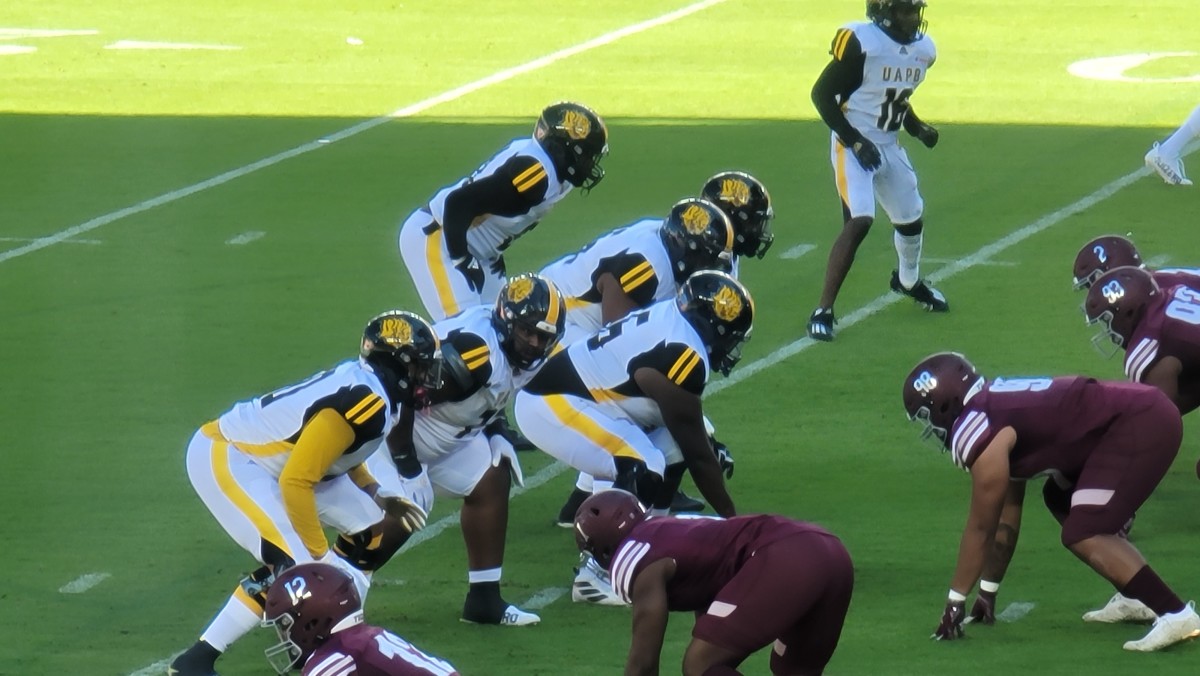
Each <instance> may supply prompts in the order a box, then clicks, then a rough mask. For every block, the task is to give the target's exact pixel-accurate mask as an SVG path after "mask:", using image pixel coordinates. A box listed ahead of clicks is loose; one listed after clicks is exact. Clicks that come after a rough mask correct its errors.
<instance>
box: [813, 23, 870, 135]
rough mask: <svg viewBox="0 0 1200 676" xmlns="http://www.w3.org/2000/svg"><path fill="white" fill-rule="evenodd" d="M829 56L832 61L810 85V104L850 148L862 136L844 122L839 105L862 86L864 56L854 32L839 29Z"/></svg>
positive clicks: (844, 116)
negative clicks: (811, 85) (811, 86)
mask: <svg viewBox="0 0 1200 676" xmlns="http://www.w3.org/2000/svg"><path fill="white" fill-rule="evenodd" d="M829 53H830V54H831V55H833V59H832V60H831V61H830V62H829V65H827V66H825V70H823V71H821V75H820V77H818V78H817V81H816V83H815V84H814V85H813V88H812V102H813V105H814V106H816V108H817V113H818V114H820V116H821V119H822V120H824V122H825V124H826V125H828V126H829V128H830V129H832V130H833V131H834V132H835V133H837V135H838V138H840V139H841V140H842V143H844V144H846V145H847V146H852V145H854V144H855V143H857V142H858V141H860V140H862V134H861V133H859V131H858V130H857V129H855V128H854V126H853V125H851V124H850V122H849V120H847V119H846V115H845V114H844V113H843V112H842V104H843V103H845V102H846V99H848V98H850V95H851V94H853V93H854V92H855V90H857V89H858V88H859V87H861V86H862V79H863V68H864V67H865V66H866V55H864V54H863V51H862V45H860V44H859V42H858V38H857V37H856V36H855V35H854V31H852V30H850V29H848V28H842V29H840V30H838V32H837V35H835V36H834V38H833V44H832V45H831V47H830V49H829Z"/></svg>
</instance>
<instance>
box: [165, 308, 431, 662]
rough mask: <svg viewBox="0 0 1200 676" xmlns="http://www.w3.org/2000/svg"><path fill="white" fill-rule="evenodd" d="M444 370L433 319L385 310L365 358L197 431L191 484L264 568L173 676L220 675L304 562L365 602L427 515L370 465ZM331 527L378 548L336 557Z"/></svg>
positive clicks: (369, 336) (238, 408) (190, 455)
mask: <svg viewBox="0 0 1200 676" xmlns="http://www.w3.org/2000/svg"><path fill="white" fill-rule="evenodd" d="M441 365H442V355H441V345H440V342H439V340H438V338H437V335H436V334H435V333H434V332H433V328H432V327H431V326H430V325H429V323H428V322H426V321H425V320H424V319H422V318H421V317H418V316H417V315H415V314H412V313H411V312H401V311H392V312H386V313H384V314H381V315H379V316H377V317H375V318H374V319H372V320H371V321H370V322H369V323H368V324H367V327H366V329H365V331H364V333H363V338H362V343H361V350H360V357H359V358H358V359H354V360H348V361H344V362H342V363H340V364H338V365H337V366H335V367H334V368H332V369H329V370H327V371H321V372H320V373H317V374H316V375H314V376H312V377H310V378H308V379H307V380H304V381H302V382H300V383H297V384H295V385H292V386H290V387H285V388H282V389H279V390H276V391H274V392H271V393H269V394H265V395H263V396H261V397H256V398H254V399H251V400H249V401H244V402H240V403H238V404H236V405H235V406H234V407H233V408H232V409H230V410H229V411H228V412H227V413H225V414H224V415H222V416H221V417H220V418H218V419H217V420H214V421H212V422H210V423H207V424H205V425H204V426H203V427H201V428H200V430H199V431H198V432H196V434H195V435H194V436H193V437H192V440H191V442H190V443H189V444H188V449H187V471H188V478H189V479H190V480H191V482H192V486H193V487H194V488H195V489H196V493H197V494H199V496H200V499H201V500H203V501H204V505H205V506H206V507H207V508H208V510H209V511H210V512H212V514H213V516H214V517H215V518H216V519H217V521H218V522H220V524H221V526H222V527H223V528H224V529H225V532H226V533H228V534H229V536H230V537H232V538H233V539H234V541H235V542H237V543H238V544H239V545H241V547H242V548H243V549H245V550H246V551H248V552H250V554H251V555H252V556H253V557H254V558H255V559H256V560H257V561H258V562H259V563H260V564H261V567H260V568H258V569H257V570H255V571H254V572H252V573H250V575H249V576H248V577H246V578H245V579H243V580H242V581H241V582H240V583H239V584H238V586H237V587H235V588H234V592H233V595H232V596H231V597H230V599H229V601H228V602H227V603H226V604H225V607H224V608H222V609H221V611H220V612H219V613H218V614H217V616H216V618H215V619H213V621H212V623H210V624H209V626H208V628H207V629H206V630H205V631H204V633H203V634H202V635H201V637H200V639H199V640H198V641H196V643H195V644H194V645H193V646H192V647H191V648H189V649H188V650H187V651H185V652H184V653H183V654H182V655H180V656H179V657H178V658H176V659H175V660H174V661H173V662H172V663H171V666H170V667H169V669H168V673H169V674H173V675H177V676H193V675H202V676H208V675H209V674H214V673H216V672H215V670H214V665H215V663H216V660H217V658H218V657H219V656H220V655H221V653H223V652H224V651H225V650H226V649H227V648H228V647H229V645H230V644H232V643H233V642H234V641H236V640H237V639H238V638H240V637H242V636H243V635H245V634H246V633H247V632H249V631H250V630H251V629H253V628H254V627H256V626H258V624H259V621H260V620H261V618H262V612H263V604H264V603H265V598H266V594H267V589H268V587H269V586H270V584H271V581H272V580H273V579H274V578H275V576H276V575H277V574H278V573H280V572H282V571H283V570H286V569H287V568H290V567H291V566H294V565H296V564H298V563H306V562H310V561H321V562H325V563H331V564H334V565H337V566H341V567H343V568H345V569H346V570H347V572H348V573H349V574H350V575H351V576H352V577H353V578H354V579H355V583H356V584H357V585H358V587H359V595H360V596H363V595H365V594H366V589H367V586H368V585H369V578H370V575H371V573H372V572H373V571H374V569H375V568H377V567H379V566H380V565H382V564H383V563H384V562H386V561H387V560H388V559H389V558H390V557H391V555H392V554H393V553H395V551H396V550H398V549H399V548H400V546H401V545H402V544H404V541H405V540H406V539H407V536H408V535H409V534H411V533H412V532H413V531H415V530H417V529H419V528H421V527H422V526H424V525H425V517H426V514H425V511H424V510H423V509H421V507H419V506H418V505H416V504H415V503H413V502H412V501H410V500H408V499H407V498H406V497H404V496H400V495H388V494H387V491H383V492H379V485H378V482H377V481H376V480H375V478H374V477H373V476H372V475H371V474H370V473H369V472H368V471H367V470H366V468H365V467H364V466H363V462H364V461H365V460H366V459H367V457H368V456H370V455H371V454H372V453H373V452H375V450H376V449H378V448H380V446H382V445H383V441H384V438H385V436H386V435H387V433H388V431H389V430H390V429H391V428H392V427H393V425H394V424H395V422H396V417H397V411H398V408H399V407H400V406H404V407H406V408H421V407H424V406H426V405H427V404H428V396H429V394H430V392H432V391H434V390H436V389H438V388H439V387H440V386H441ZM377 501H378V503H377ZM385 508H386V512H385ZM323 526H328V527H330V528H333V529H334V530H336V531H338V532H339V533H340V534H342V535H343V536H345V537H347V538H349V539H350V540H354V541H364V542H367V543H370V544H369V545H368V546H367V547H366V548H365V549H364V550H363V551H359V552H357V557H356V558H355V559H354V560H352V561H347V560H345V559H343V558H341V557H339V556H338V555H337V554H336V553H335V552H334V551H333V550H331V549H330V547H329V543H328V541H326V539H325V533H324V532H323V531H322V527H323Z"/></svg>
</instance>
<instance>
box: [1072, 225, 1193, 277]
mask: <svg viewBox="0 0 1200 676" xmlns="http://www.w3.org/2000/svg"><path fill="white" fill-rule="evenodd" d="M1126 265H1132V266H1133V267H1135V268H1145V269H1147V270H1149V272H1150V274H1152V275H1153V276H1154V281H1156V282H1158V285H1159V286H1161V287H1162V288H1164V289H1165V288H1168V287H1172V286H1175V285H1177V284H1186V285H1187V286H1194V287H1200V268H1160V269H1158V270H1151V269H1149V268H1146V264H1145V263H1143V262H1142V254H1141V253H1139V252H1138V250H1137V247H1136V246H1134V245H1133V242H1131V241H1130V240H1129V238H1128V237H1121V236H1120V235H1104V236H1103V237H1097V238H1095V239H1092V240H1089V241H1088V242H1087V243H1086V244H1084V245H1083V246H1082V247H1080V249H1079V253H1077V254H1075V265H1074V266H1073V270H1072V271H1073V272H1074V276H1075V288H1076V289H1087V288H1090V287H1091V286H1092V283H1093V282H1095V281H1096V278H1098V277H1099V276H1100V275H1102V274H1104V273H1106V272H1108V271H1109V270H1113V269H1116V268H1119V267H1123V266H1126Z"/></svg>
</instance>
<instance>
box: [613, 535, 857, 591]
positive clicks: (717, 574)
mask: <svg viewBox="0 0 1200 676" xmlns="http://www.w3.org/2000/svg"><path fill="white" fill-rule="evenodd" d="M796 533H822V534H825V535H829V536H830V537H834V536H833V535H832V534H830V533H829V532H828V531H826V530H825V529H823V528H821V527H820V526H817V525H815V524H811V523H805V522H802V521H793V520H792V519H788V518H785V517H782V516H774V515H770V514H760V515H755V516H738V517H734V518H732V519H720V518H717V517H705V516H700V517H695V516H693V517H668V516H660V517H653V518H650V519H646V520H645V521H643V522H642V523H640V524H638V525H636V526H634V528H633V530H632V531H630V533H629V535H628V536H627V537H626V538H625V540H623V541H622V542H621V546H620V547H618V548H617V553H616V555H615V556H614V557H613V562H612V565H611V566H610V571H611V573H612V585H613V589H614V590H615V591H616V592H617V594H618V595H619V596H620V597H621V598H622V599H624V600H625V602H626V603H629V601H630V595H631V592H632V590H633V582H634V580H636V579H637V576H638V574H639V573H641V572H642V570H644V569H645V568H646V566H648V565H650V564H651V563H654V562H655V561H658V560H660V559H664V558H670V559H674V560H675V575H674V577H672V578H671V581H670V582H669V583H667V604H668V607H669V608H670V609H671V610H684V611H686V610H704V609H706V608H708V606H709V604H710V603H712V601H713V599H714V598H715V597H716V595H717V592H718V591H720V590H721V588H722V587H724V586H725V585H726V584H727V583H728V582H729V580H730V579H732V578H733V576H734V574H735V573H737V572H738V570H739V569H741V567H742V564H743V563H745V561H746V559H748V558H749V557H750V556H751V555H753V554H754V551H755V550H757V549H760V548H762V547H765V546H766V545H769V544H771V543H772V542H775V541H777V540H780V539H782V538H785V537H787V536H789V535H794V534H796Z"/></svg>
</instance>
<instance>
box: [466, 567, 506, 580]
mask: <svg viewBox="0 0 1200 676" xmlns="http://www.w3.org/2000/svg"><path fill="white" fill-rule="evenodd" d="M499 581H500V569H499V568H488V569H486V570H468V571H467V582H470V583H471V584H475V583H476V582H499Z"/></svg>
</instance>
